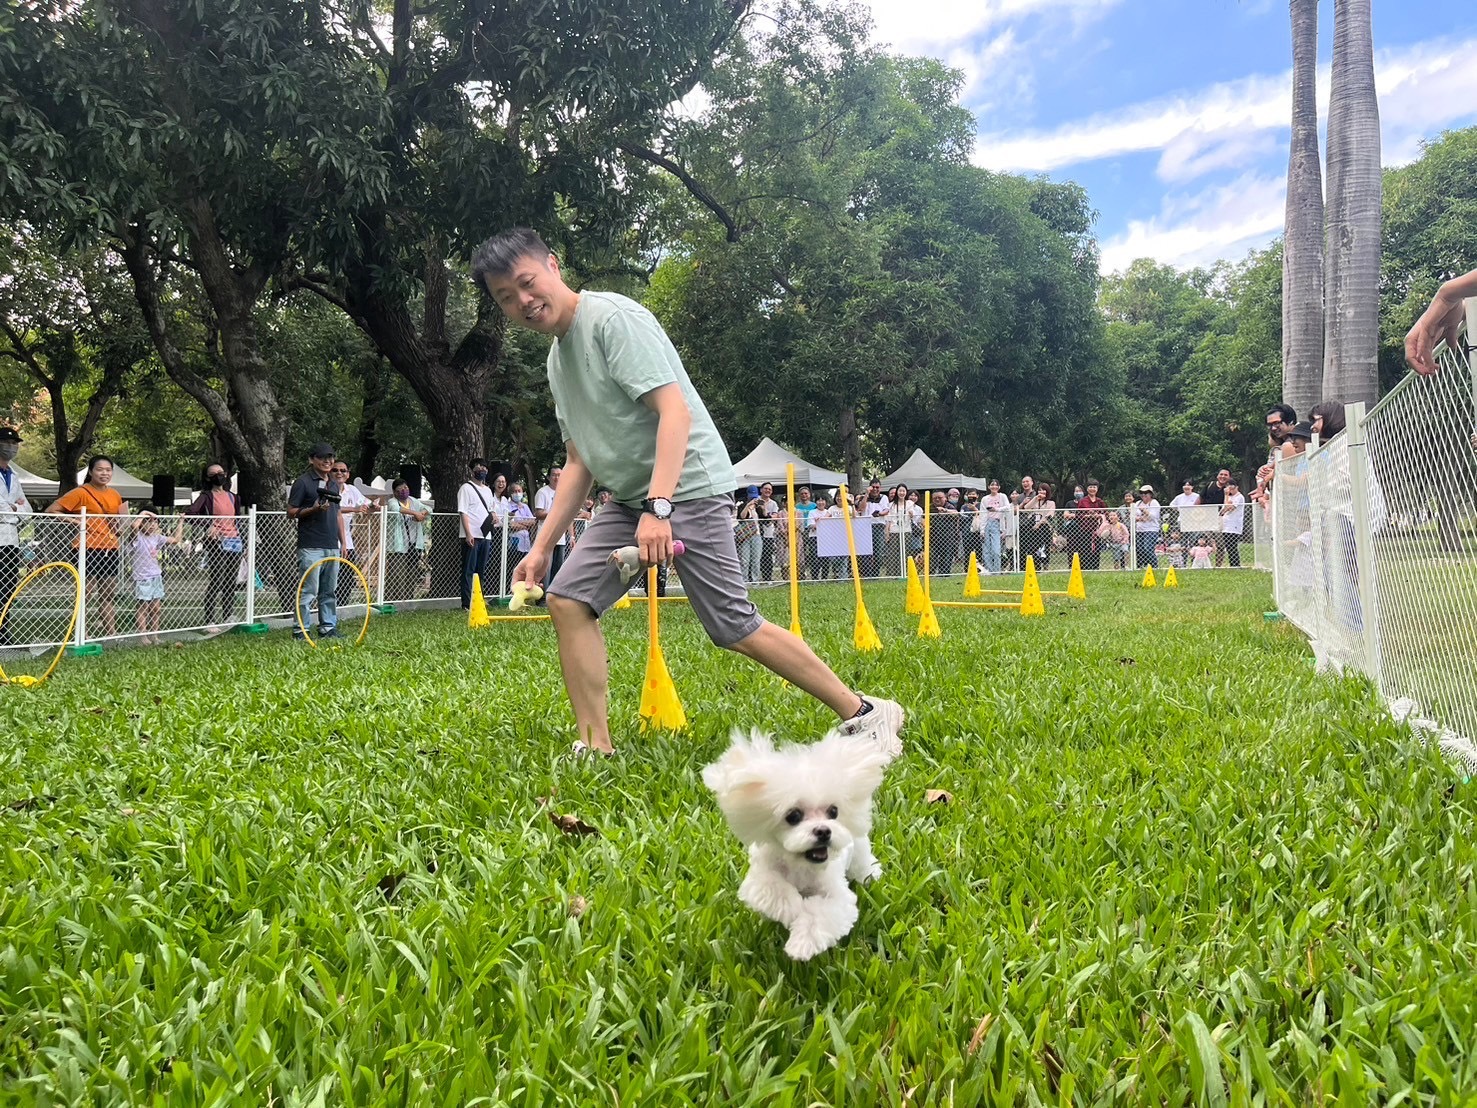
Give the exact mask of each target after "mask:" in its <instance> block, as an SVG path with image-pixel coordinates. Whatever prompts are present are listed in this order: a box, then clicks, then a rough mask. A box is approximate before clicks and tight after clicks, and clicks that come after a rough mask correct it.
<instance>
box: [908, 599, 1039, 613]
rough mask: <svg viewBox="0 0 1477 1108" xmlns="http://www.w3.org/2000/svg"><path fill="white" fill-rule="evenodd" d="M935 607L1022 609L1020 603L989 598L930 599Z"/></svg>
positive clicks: (1014, 610)
mask: <svg viewBox="0 0 1477 1108" xmlns="http://www.w3.org/2000/svg"><path fill="white" fill-rule="evenodd" d="M929 603H930V604H932V605H933V606H934V607H935V608H1009V609H1010V610H1011V611H1012V612H1018V611H1020V610H1021V606H1020V604H1019V603H1015V604H999V603H995V602H993V601H987V600H930V601H929Z"/></svg>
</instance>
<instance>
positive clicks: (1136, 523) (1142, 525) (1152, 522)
mask: <svg viewBox="0 0 1477 1108" xmlns="http://www.w3.org/2000/svg"><path fill="white" fill-rule="evenodd" d="M1133 529H1134V530H1135V531H1140V532H1147V531H1153V532H1156V533H1157V532H1158V530H1159V501H1157V500H1155V499H1153V498H1152V497H1151V498H1150V500H1149V502H1148V503H1147V504H1145V503H1144V502H1143V501H1142V500H1140V501H1138V502H1137V503H1135V504H1134V506H1133Z"/></svg>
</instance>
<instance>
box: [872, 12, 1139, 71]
mask: <svg viewBox="0 0 1477 1108" xmlns="http://www.w3.org/2000/svg"><path fill="white" fill-rule="evenodd" d="M1118 3H1120V0H871V2H870V4H869V5H868V6H869V7H870V8H871V9H872V17H873V19H874V20H875V22H876V34H875V36H874V37H875V38H876V40H877V41H878V42H882V43H887V44H889V45H890V46H891V47H892V48H893V49H895V50H898V51H901V52H903V53H907V54H927V55H929V56H932V57H939V58H944V60H946V61H947V60H948V55H950V54H954V55H959V54H962V53H964V52H965V51H966V50H967V47H963V46H961V44H962V43H965V42H967V41H968V40H970V39H973V38H974V37H976V36H978V35H981V34H983V33H984V32H985V31H988V30H990V29H991V28H993V27H998V26H1000V25H1001V24H1009V23H1019V22H1021V21H1023V20H1026V19H1029V18H1030V17H1032V16H1038V15H1052V16H1058V15H1066V16H1069V17H1071V18H1073V19H1091V18H1093V17H1094V16H1095V15H1097V14H1100V13H1102V12H1106V11H1107V10H1108V9H1109V8H1113V7H1116V6H1117V5H1118Z"/></svg>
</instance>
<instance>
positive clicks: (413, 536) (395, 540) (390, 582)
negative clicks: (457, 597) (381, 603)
mask: <svg viewBox="0 0 1477 1108" xmlns="http://www.w3.org/2000/svg"><path fill="white" fill-rule="evenodd" d="M390 492H391V494H392V498H391V500H390V503H389V505H388V506H387V507H386V509H385V510H386V512H388V513H389V514H388V515H387V516H386V518H385V585H386V587H387V588H388V590H389V592H388V599H390V600H414V599H415V586H416V582H417V581H419V580H420V578H421V560H422V559H423V558H424V557H425V554H426V520H428V519H430V518H431V511H430V509H429V508H427V507H426V506H425V505H424V504H422V503H421V502H420V501H419V500H417V499H416V498H415V497H413V496H411V495H410V482H409V481H406V480H405V479H404V478H401V479H400V480H398V481H396V482H395V483H394V484H393V485H391V486H390Z"/></svg>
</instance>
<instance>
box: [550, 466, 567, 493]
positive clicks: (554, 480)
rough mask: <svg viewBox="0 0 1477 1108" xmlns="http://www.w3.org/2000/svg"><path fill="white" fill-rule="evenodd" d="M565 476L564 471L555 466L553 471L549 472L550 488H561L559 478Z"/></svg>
mask: <svg viewBox="0 0 1477 1108" xmlns="http://www.w3.org/2000/svg"><path fill="white" fill-rule="evenodd" d="M563 475H564V471H563V470H562V469H560V468H559V467H558V466H555V467H554V468H553V469H551V470H549V488H551V489H557V488H558V487H559V478H560V477H562V476H563Z"/></svg>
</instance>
